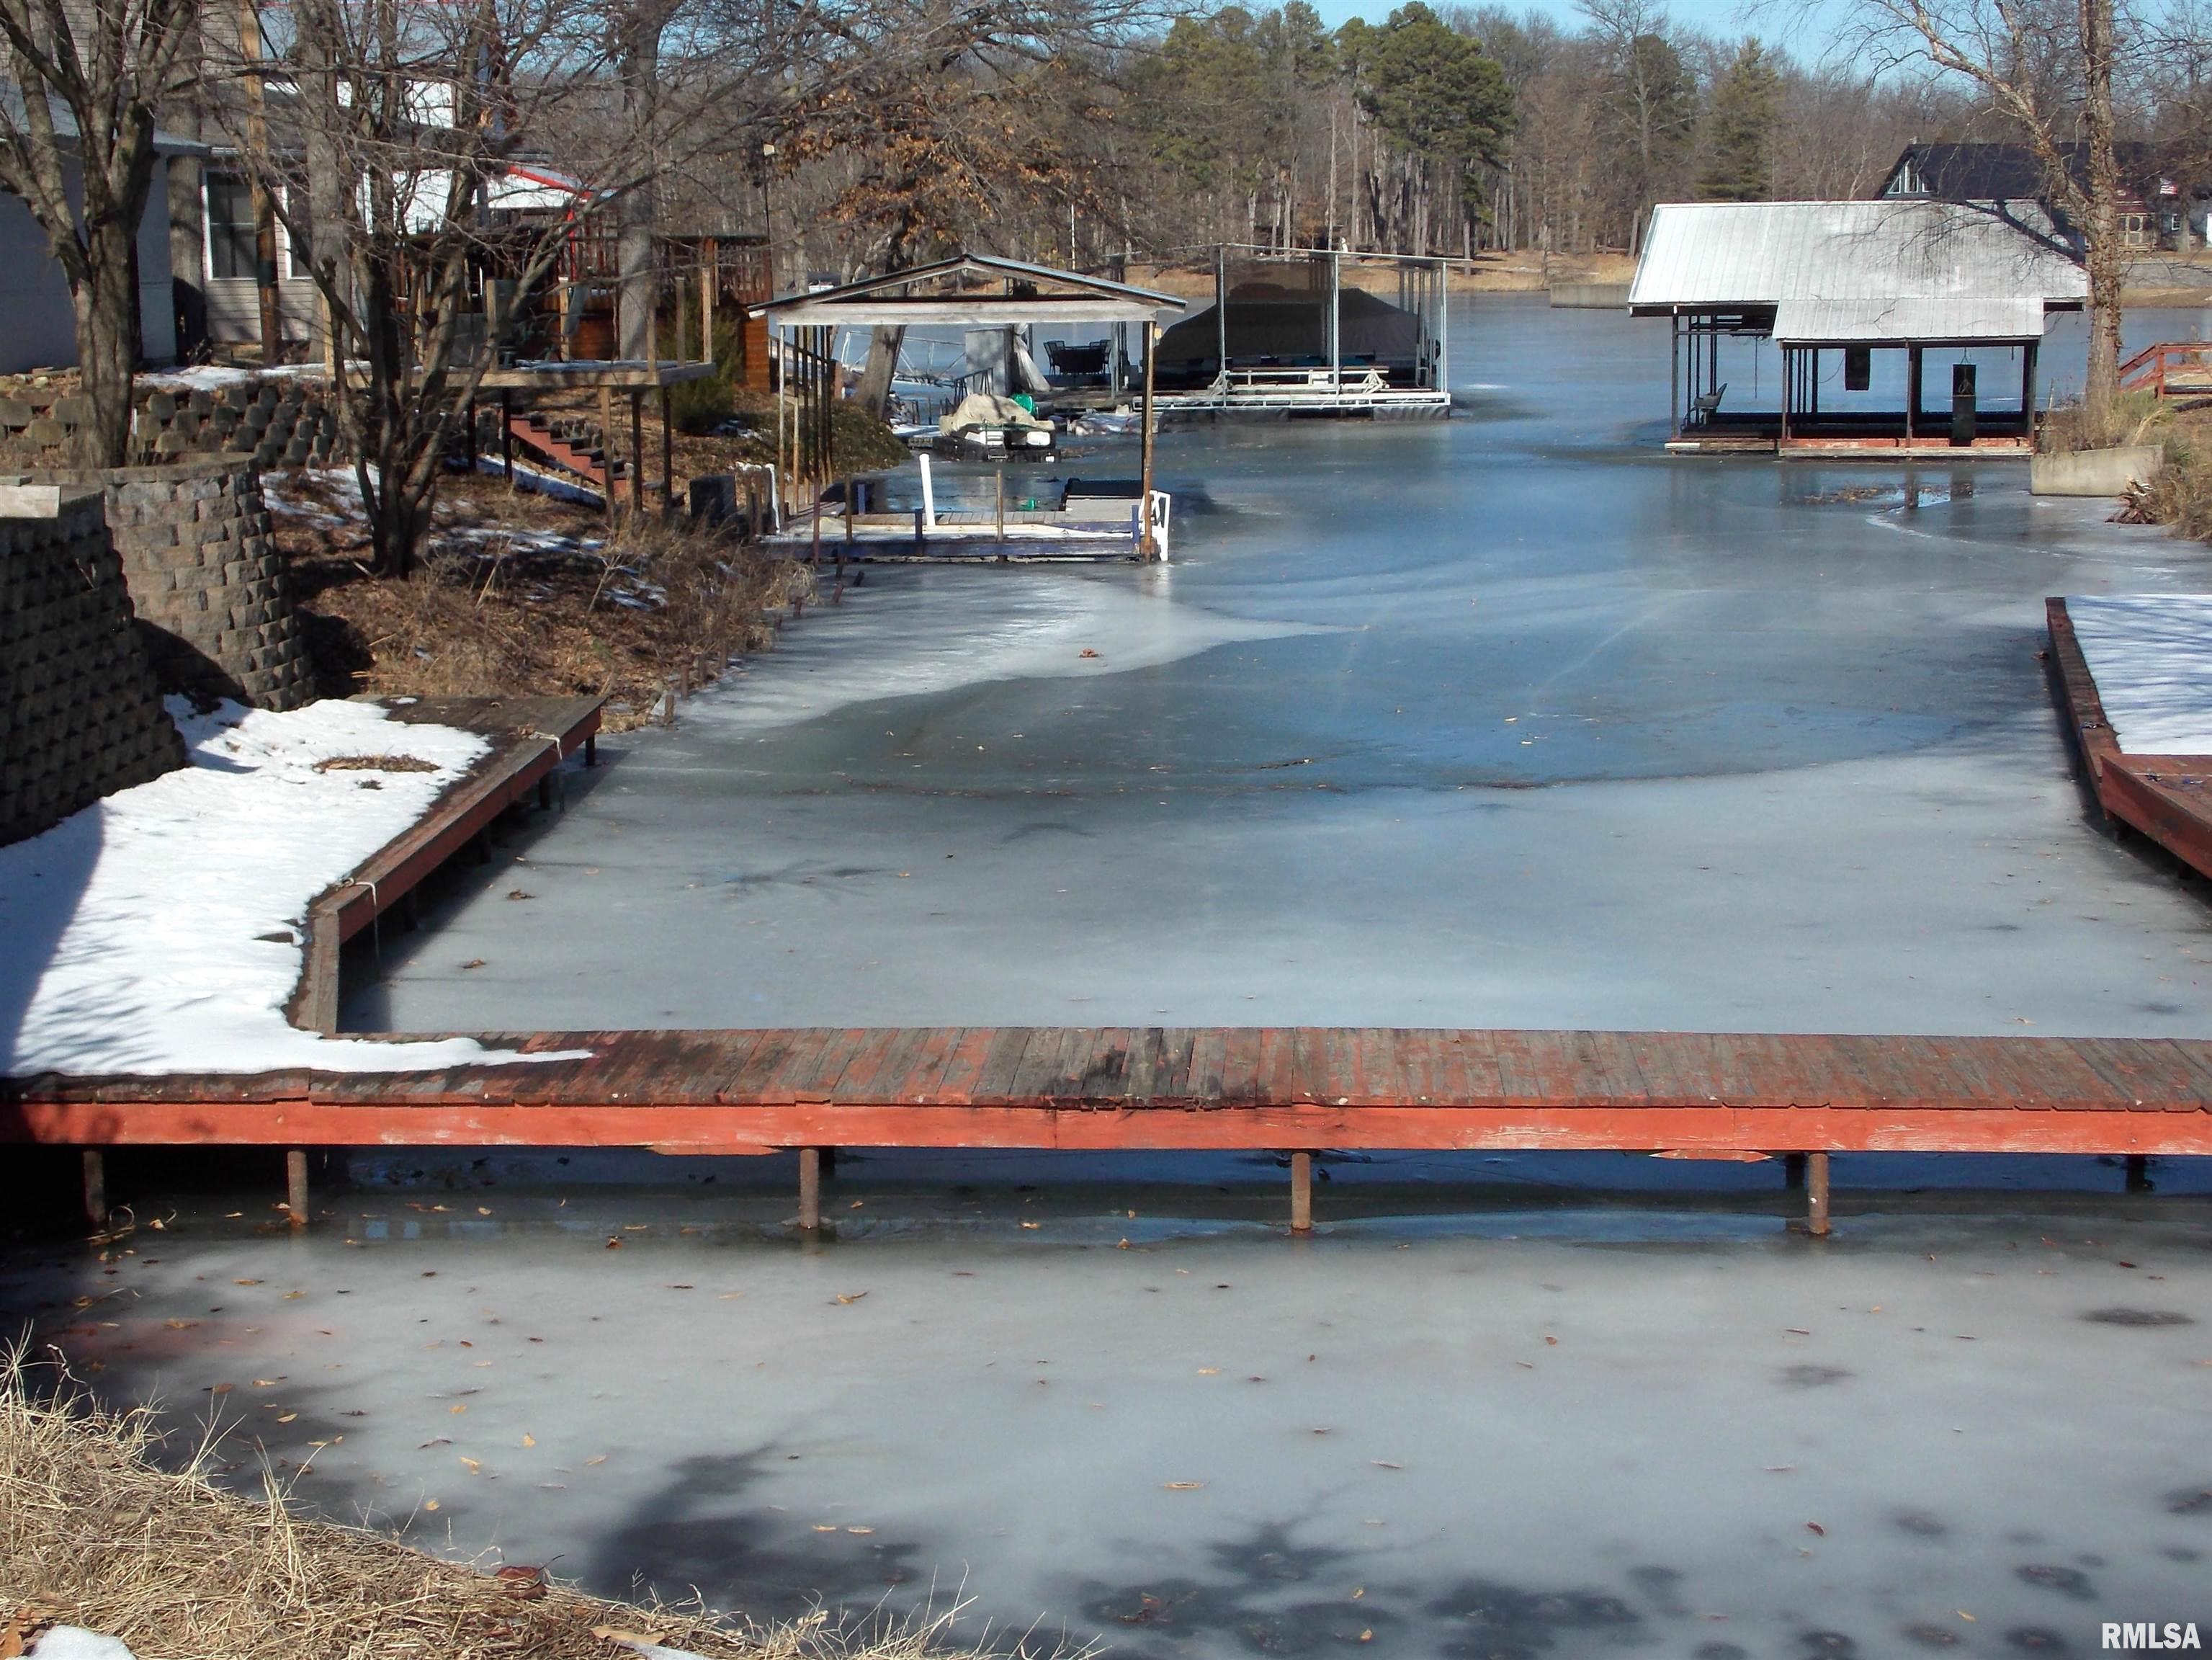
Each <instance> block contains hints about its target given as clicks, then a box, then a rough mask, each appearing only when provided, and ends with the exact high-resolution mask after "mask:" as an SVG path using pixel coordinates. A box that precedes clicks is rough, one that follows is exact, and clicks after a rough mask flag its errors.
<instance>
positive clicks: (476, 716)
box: [291, 697, 601, 1032]
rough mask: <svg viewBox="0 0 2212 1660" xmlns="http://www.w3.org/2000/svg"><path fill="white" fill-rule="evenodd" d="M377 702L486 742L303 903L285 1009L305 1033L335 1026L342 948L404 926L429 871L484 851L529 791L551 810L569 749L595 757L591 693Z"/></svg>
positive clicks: (402, 715)
mask: <svg viewBox="0 0 2212 1660" xmlns="http://www.w3.org/2000/svg"><path fill="white" fill-rule="evenodd" d="M381 701H384V702H385V707H386V709H387V710H388V711H389V712H390V714H391V715H392V719H393V720H395V721H405V722H407V723H408V724H410V725H412V726H440V727H459V728H460V729H461V730H463V731H464V732H473V733H477V734H479V735H480V736H482V737H484V738H488V739H490V740H491V745H492V747H491V750H490V752H489V753H488V754H487V755H485V756H484V757H483V759H481V760H480V761H478V762H477V763H476V765H474V766H473V767H471V769H469V772H468V775H467V776H466V777H465V778H463V779H462V780H461V781H459V783H457V784H455V785H454V786H453V787H452V788H451V789H449V790H447V792H446V794H444V795H443V796H442V797H441V798H440V799H439V801H438V803H437V805H436V806H435V807H434V808H432V809H431V811H430V812H429V814H428V816H427V817H426V818H423V819H422V821H421V822H420V823H418V824H416V825H415V826H414V827H413V828H412V829H410V830H408V831H407V832H406V833H405V834H404V835H403V836H398V837H396V838H395V839H394V840H392V841H391V842H386V844H385V845H384V847H382V848H380V849H379V850H378V852H377V854H376V855H375V857H374V858H373V859H370V860H368V861H367V862H366V863H364V864H363V865H362V866H361V867H360V868H359V869H358V870H356V871H355V872H354V873H352V874H351V875H350V876H349V877H347V878H346V879H345V880H343V882H340V883H338V884H337V885H335V886H334V887H332V888H331V890H330V891H328V892H326V893H325V894H324V895H323V896H322V897H320V898H319V899H317V900H316V901H315V903H313V905H311V906H309V907H308V909H307V955H306V958H305V959H304V961H303V962H302V964H301V973H300V986H299V989H298V990H297V991H296V992H295V993H294V994H293V998H292V1004H291V1014H292V1021H293V1024H294V1025H298V1026H304V1027H306V1028H307V1030H308V1031H326V1032H327V1031H337V1025H338V949H339V947H340V946H343V944H344V943H345V942H346V941H347V940H349V939H352V938H353V937H354V935H356V934H357V933H360V932H361V931H362V929H364V928H366V927H369V926H371V925H372V924H373V923H374V922H375V921H376V920H377V919H378V918H379V917H380V916H382V915H384V914H385V913H386V912H387V911H390V910H392V909H398V910H399V911H400V913H401V915H402V916H403V918H404V921H405V922H406V925H407V926H408V927H413V926H414V921H415V890H416V888H418V887H420V886H421V885H422V882H423V881H424V880H425V879H427V878H428V876H429V875H430V873H432V872H434V871H435V870H437V869H438V868H439V867H440V866H442V865H444V864H445V863H446V862H447V860H450V859H452V858H453V857H454V856H455V855H457V854H459V853H461V852H463V851H464V850H465V849H471V848H472V849H474V850H475V852H476V853H477V856H478V858H479V859H483V858H487V857H489V847H488V845H487V843H486V842H485V839H484V838H485V836H486V834H487V832H488V831H489V829H490V827H491V824H492V821H493V820H494V819H495V818H498V817H499V816H500V814H501V813H503V812H506V811H507V809H508V808H509V807H511V806H514V805H515V804H516V803H518V802H520V801H522V800H526V798H528V797H529V796H530V795H532V794H536V796H537V798H538V804H539V805H540V806H551V805H552V801H553V792H554V787H555V784H556V778H555V775H556V773H557V772H558V771H559V770H560V767H561V763H562V761H563V760H565V759H567V758H568V757H569V756H571V755H573V754H574V753H575V752H576V751H579V750H581V751H583V754H584V763H585V764H586V766H590V765H592V764H593V763H596V762H597V760H598V758H599V704H600V702H601V700H600V699H599V698H597V697H417V698H414V699H412V700H410V701H408V702H394V701H390V700H381Z"/></svg>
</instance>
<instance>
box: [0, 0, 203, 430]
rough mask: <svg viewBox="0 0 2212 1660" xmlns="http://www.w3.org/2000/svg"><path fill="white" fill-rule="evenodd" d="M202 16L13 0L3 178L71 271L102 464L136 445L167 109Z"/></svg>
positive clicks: (100, 1) (0, 8)
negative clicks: (147, 269)
mask: <svg viewBox="0 0 2212 1660" xmlns="http://www.w3.org/2000/svg"><path fill="white" fill-rule="evenodd" d="M196 22H197V0H89V3H82V0H79V3H71V0H0V41H4V42H5V45H6V46H7V52H8V60H9V70H10V71H11V73H12V76H13V78H14V81H15V91H16V94H18V96H17V97H16V98H9V99H5V100H0V188H4V189H5V190H7V191H9V192H11V193H13V194H14V195H15V196H18V197H20V198H22V201H23V204H24V205H25V206H26V207H27V208H28V209H29V210H30V211H31V216H32V217H33V219H35V220H36V221H37V222H38V225H39V228H40V229H41V230H42V231H44V232H45V233H46V241H47V245H48V246H50V247H51V248H52V250H53V255H54V258H56V259H57V260H58V261H59V262H60V265H61V268H62V274H63V276H64V277H65V278H66V279H67V280H68V283H69V289H70V306H71V308H72V310H73V312H74V313H75V320H76V349H77V368H78V374H79V375H80V377H81V380H82V386H83V392H84V396H85V398H86V399H87V400H88V402H89V403H90V404H91V406H92V419H91V421H90V422H89V423H88V424H87V426H86V427H85V429H84V437H83V439H82V445H83V448H84V456H83V459H84V460H85V461H86V462H87V463H88V465H94V466H120V465H123V463H124V462H125V461H126V460H127V459H129V447H130V442H131V375H132V374H133V372H134V371H135V370H136V369H137V360H138V355H139V337H138V262H137V239H138V222H139V221H140V219H141V218H142V217H143V216H144V214H145V211H146V198H147V194H148V191H149V186H150V185H151V183H152V180H153V175H154V163H155V140H154V121H155V112H157V111H159V110H160V109H161V107H162V106H163V105H164V104H166V103H167V102H168V101H169V100H171V99H172V98H173V97H175V96H176V95H177V94H179V92H180V91H181V90H182V84H183V82H182V70H183V65H184V64H185V54H186V52H187V50H188V48H189V47H190V46H191V44H192V40H193V35H194V32H195V26H196ZM0 90H4V89H0Z"/></svg>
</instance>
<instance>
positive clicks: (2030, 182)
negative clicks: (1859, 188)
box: [1875, 143, 2212, 253]
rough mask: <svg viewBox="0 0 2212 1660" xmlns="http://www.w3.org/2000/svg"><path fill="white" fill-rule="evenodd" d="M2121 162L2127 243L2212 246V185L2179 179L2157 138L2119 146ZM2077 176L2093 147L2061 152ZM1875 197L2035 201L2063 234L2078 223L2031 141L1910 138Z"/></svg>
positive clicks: (2082, 174)
mask: <svg viewBox="0 0 2212 1660" xmlns="http://www.w3.org/2000/svg"><path fill="white" fill-rule="evenodd" d="M2113 149H2114V150H2115V152H2116V153H2117V155H2118V161H2119V168H2120V181H2121V188H2122V195H2121V198H2120V203H2119V209H2120V243H2121V246H2124V247H2127V248H2130V249H2136V250H2140V251H2142V252H2151V251H2153V250H2154V249H2160V248H2167V249H2172V250H2173V251H2175V252H2181V253H2186V252H2189V251H2190V250H2191V248H2196V247H2203V246H2205V245H2206V237H2207V216H2208V213H2212V191H2208V190H2207V189H2206V188H2205V187H2204V186H2203V185H2197V184H2194V183H2192V182H2190V181H2187V180H2185V179H2178V178H2177V177H2176V176H2175V173H2176V172H2177V169H2176V168H2175V167H2174V164H2173V161H2172V157H2171V156H2169V155H2167V154H2166V152H2165V151H2164V149H2162V148H2161V147H2160V146H2159V145H2155V144H2143V143H2121V144H2116V145H2114V146H2113ZM2060 155H2061V156H2062V157H2063V160H2064V161H2065V165H2066V170H2067V172H2068V173H2069V174H2071V175H2072V176H2073V177H2074V178H2075V179H2076V180H2084V179H2087V174H2088V167H2089V161H2088V146H2087V145H2086V144H2081V143H2069V144H2067V145H2065V146H2064V147H2063V149H2061V151H2060ZM1875 197H1876V198H1877V199H1881V200H1890V201H1895V200H1905V201H1936V202H1996V203H2006V202H2011V203H2025V202H2033V203H2034V204H2037V205H2038V206H2039V207H2040V208H2041V209H2042V210H2044V212H2045V214H2046V215H2048V216H2050V218H2051V222H2053V223H2054V224H2056V225H2057V227H2058V228H2060V230H2061V231H2062V233H2063V234H2066V235H2067V236H2069V238H2074V239H2075V240H2078V233H2077V231H2076V228H2075V227H2074V226H2073V225H2072V224H2071V223H2070V222H2069V221H2068V219H2067V216H2066V214H2065V210H2064V208H2063V204H2060V203H2059V202H2058V201H2057V199H2056V193H2055V192H2053V191H2052V190H2051V183H2050V173H2049V171H2048V169H2047V168H2046V167H2045V165H2044V161H2043V158H2042V157H2041V156H2040V155H2037V154H2036V152H2035V150H2034V149H2033V148H2032V147H2030V146H2029V145H2027V144H1963V143H1930V144H1923V143H1911V144H1907V145H1906V146H1905V149H1904V152H1903V153H1902V154H1901V155H1899V156H1898V158H1897V161H1896V163H1895V165H1893V167H1891V168H1890V170H1889V173H1888V174H1887V176H1886V177H1885V178H1884V179H1882V181H1881V188H1880V189H1878V190H1877V191H1875Z"/></svg>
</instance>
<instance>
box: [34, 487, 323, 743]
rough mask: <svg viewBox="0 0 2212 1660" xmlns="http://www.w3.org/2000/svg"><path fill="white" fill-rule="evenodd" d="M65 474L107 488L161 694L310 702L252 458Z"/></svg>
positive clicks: (279, 704)
mask: <svg viewBox="0 0 2212 1660" xmlns="http://www.w3.org/2000/svg"><path fill="white" fill-rule="evenodd" d="M72 477H73V478H74V479H76V480H81V481H82V482H85V483H99V484H100V486H102V487H104V488H105V489H106V494H107V529H108V533H109V535H110V536H112V538H114V542H115V551H116V553H117V555H118V556H119V557H120V558H121V560H122V562H123V576H124V581H125V582H127V583H128V584H129V585H130V588H131V602H132V604H133V605H136V606H137V611H138V617H139V620H140V622H141V623H144V624H146V625H148V627H147V630H146V632H147V635H148V641H147V648H148V650H149V654H151V655H152V657H153V660H154V671H155V673H156V674H157V675H158V676H160V677H161V684H162V685H163V686H164V687H165V688H167V690H172V691H182V692H189V693H191V695H193V696H201V697H235V698H237V699H238V700H239V701H240V702H245V703H251V704H252V705H254V706H255V707H256V708H266V709H290V708H298V707H299V706H300V705H301V704H302V703H305V702H311V701H312V700H313V697H314V695H315V690H314V666H313V661H312V660H311V659H310V658H309V656H308V653H307V638H306V635H304V633H303V632H302V631H301V627H300V619H299V617H298V614H297V613H296V612H295V611H294V610H293V608H292V590H291V582H290V579H289V575H287V573H286V571H285V569H284V561H283V556H282V555H280V554H279V553H278V552H277V551H276V544H275V543H274V542H273V541H271V540H270V534H269V508H268V507H267V505H266V504H265V503H264V502H263V501H262V499H261V475H260V474H259V473H258V471H255V469H254V467H253V465H252V458H251V457H248V456H242V455H225V456H215V457H210V458H209V459H206V460H204V461H191V462H183V463H179V464H178V465H174V466H166V467H123V468H118V469H117V470H116V471H112V472H105V473H98V474H77V475H72Z"/></svg>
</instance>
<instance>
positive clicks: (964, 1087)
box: [0, 1027, 2212, 1158]
mask: <svg viewBox="0 0 2212 1660" xmlns="http://www.w3.org/2000/svg"><path fill="white" fill-rule="evenodd" d="M483 1042H484V1043H487V1044H489V1045H495V1046H501V1047H511V1048H513V1049H519V1050H521V1051H523V1052H525V1053H528V1054H538V1055H550V1054H555V1053H558V1052H562V1051H569V1052H574V1053H575V1054H578V1055H580V1056H581V1057H582V1058H570V1059H562V1060H544V1061H525V1062H520V1063H513V1062H510V1063H507V1064H501V1065H484V1066H471V1067H458V1068H455V1069H453V1070H450V1071H445V1072H435V1073H397V1072H395V1073H319V1072H318V1073H308V1072H289V1073H264V1074H258V1075H253V1076H223V1075H199V1076H181V1075H178V1076H165V1077H157V1078H143V1079H90V1078H76V1079H59V1078H40V1079H18V1080H15V1081H13V1082H9V1083H7V1084H4V1085H0V1140H33V1141H46V1142H57V1143H64V1144H75V1145H78V1146H121V1145H129V1144H151V1145H170V1144H178V1143H189V1142H213V1143H219V1144H220V1143H231V1144H240V1145H253V1144H261V1145H269V1146H303V1145H305V1146H630V1147H651V1148H654V1149H657V1150H659V1151H661V1152H678V1153H754V1152H769V1151H772V1150H775V1149H777V1148H787V1147H805V1146H830V1147H834V1146H872V1147H1048V1148H1081V1149H1108V1148H1159V1149H1174V1148H1184V1149H1201V1148H1217V1149H1218V1148H1274V1149H1297V1148H1305V1149H1319V1148H1333V1147H1345V1148H1349V1147H1373V1148H1408V1149H1414V1148H1420V1149H1448V1148H1522V1149H1570V1148H1604V1149H1630V1150H1644V1151H1650V1152H1680V1153H1687V1154H1692V1155H1699V1156H1706V1157H1716V1158H1725V1157H1729V1156H1731V1155H1736V1154H1741V1153H1747V1152H1750V1153H1757V1152H2058V1153H2164V1154H2192V1153H2212V1042H2197V1041H2182V1040H2172V1039H2111V1038H2097V1039H2093V1038H2063V1037H1833V1036H1829V1037H1822V1036H1760V1035H1747V1034H1700V1033H1683V1032H1588V1031H1428V1030H1376V1029H1342V1028H1316V1027H1297V1028H1289V1027H1229V1028H1210V1029H1204V1030H1190V1029H1177V1028H1158V1027H1155V1028H1134V1029H1113V1028H1109V1029H1104V1030H1100V1029H1096V1028H1090V1027H1070V1028H1060V1027H923V1028H863V1029H852V1030H831V1029H812V1028H801V1029H793V1030H778V1031H602V1032H531V1033H523V1034H507V1035H502V1034H496V1033H495V1034H489V1035H485V1036H483Z"/></svg>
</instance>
